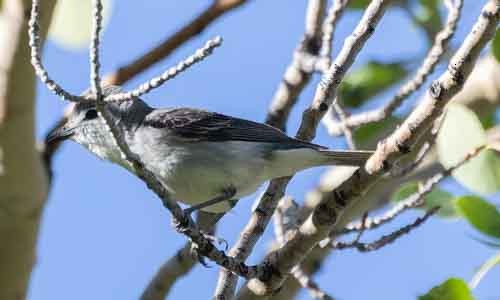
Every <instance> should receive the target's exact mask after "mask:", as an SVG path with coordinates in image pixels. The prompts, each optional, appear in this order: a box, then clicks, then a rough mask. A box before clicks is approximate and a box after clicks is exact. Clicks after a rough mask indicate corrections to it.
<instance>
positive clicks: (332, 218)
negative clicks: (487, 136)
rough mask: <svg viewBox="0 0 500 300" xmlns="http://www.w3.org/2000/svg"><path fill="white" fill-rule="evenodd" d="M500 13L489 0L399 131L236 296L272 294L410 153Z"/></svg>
mask: <svg viewBox="0 0 500 300" xmlns="http://www.w3.org/2000/svg"><path fill="white" fill-rule="evenodd" d="M372 3H373V2H372ZM499 11H500V5H499V3H498V1H493V0H492V1H489V2H488V3H487V4H486V5H485V7H484V8H483V11H482V13H481V16H480V17H479V19H478V20H477V21H476V23H475V24H474V26H473V28H472V30H471V32H470V33H469V35H468V36H467V38H466V39H465V41H464V42H463V44H462V45H461V46H460V48H459V49H458V51H457V53H456V54H455V55H454V57H453V59H452V61H451V62H450V65H449V68H448V70H447V71H446V72H445V73H444V74H443V75H442V76H441V77H440V78H439V79H438V80H436V81H435V82H434V83H433V84H432V86H431V88H430V89H429V91H428V92H427V94H426V97H425V98H424V100H423V101H422V102H421V103H420V104H419V105H418V106H417V108H416V109H415V110H414V111H413V112H412V113H411V114H410V116H409V117H408V118H407V119H406V121H405V122H404V123H403V124H402V125H401V127H399V128H398V129H396V131H395V132H394V133H393V134H392V135H391V136H389V137H388V138H387V139H386V140H385V142H382V143H380V144H379V146H378V147H377V151H376V152H375V154H374V155H373V156H372V157H371V158H370V159H369V160H368V162H367V164H366V166H365V169H363V168H360V169H358V170H356V171H355V172H354V174H353V175H352V176H351V177H350V178H349V179H348V180H346V181H345V182H343V183H342V184H341V185H340V186H339V187H338V188H336V189H335V190H334V191H332V192H331V193H329V194H328V195H327V196H326V197H325V198H324V199H322V201H321V202H320V203H319V205H318V206H317V207H316V208H315V209H314V211H313V213H312V214H311V215H310V216H309V217H308V218H307V220H306V221H305V222H304V223H303V224H302V225H301V226H300V228H299V230H297V232H296V234H295V235H294V236H293V238H291V239H290V240H289V241H288V242H287V243H286V244H285V246H284V247H282V248H280V249H279V250H276V251H273V252H271V253H270V254H268V255H267V256H266V258H265V259H264V263H265V264H266V265H270V266H271V268H272V270H273V271H274V272H273V273H272V276H271V277H270V278H269V280H265V281H263V280H259V279H252V280H250V281H249V282H248V284H247V285H246V286H245V287H244V288H243V289H242V291H241V293H240V295H242V296H245V295H248V294H251V293H253V294H255V295H258V296H264V297H265V296H267V295H269V294H270V293H272V292H273V291H274V290H276V289H277V288H278V287H279V286H280V285H281V284H282V282H283V280H284V279H285V278H286V277H287V274H288V273H289V272H290V270H291V268H293V266H295V265H297V264H298V263H300V261H301V260H302V259H303V258H304V256H305V255H306V254H307V253H308V252H309V251H310V250H311V249H312V248H313V247H314V246H315V245H316V244H317V243H318V242H319V241H320V240H322V239H323V238H324V237H326V236H327V235H328V232H329V231H330V230H331V228H332V226H335V225H337V224H339V222H338V221H339V218H340V217H341V216H342V214H344V213H346V211H348V209H349V208H350V207H351V206H352V205H353V203H356V202H358V201H360V198H361V197H362V196H363V194H364V193H365V192H366V191H367V189H368V188H369V187H371V186H372V185H373V184H374V183H375V182H376V181H377V180H378V179H380V177H381V175H382V174H383V173H385V171H386V170H388V169H390V167H391V163H393V162H395V161H396V160H397V159H398V158H400V157H402V156H403V155H404V154H405V153H406V152H408V150H409V149H411V147H412V146H413V145H414V143H415V142H416V141H417V140H418V138H419V137H420V136H421V135H422V134H424V133H425V132H426V131H427V130H428V129H429V126H430V124H432V121H433V120H435V119H436V118H437V117H438V116H439V115H440V114H441V112H442V109H443V107H444V105H445V104H446V103H447V102H448V101H449V100H450V99H451V98H452V97H453V96H454V95H455V94H457V93H458V92H459V91H460V89H461V88H462V87H463V84H464V82H465V80H466V79H467V77H468V76H469V74H470V72H471V70H472V67H473V66H474V63H475V61H476V59H477V57H478V56H479V53H480V51H481V49H483V47H484V46H485V45H486V43H487V42H488V41H489V40H490V39H491V38H492V36H493V34H494V32H495V29H496V25H497V23H498V17H499ZM404 150H406V151H404Z"/></svg>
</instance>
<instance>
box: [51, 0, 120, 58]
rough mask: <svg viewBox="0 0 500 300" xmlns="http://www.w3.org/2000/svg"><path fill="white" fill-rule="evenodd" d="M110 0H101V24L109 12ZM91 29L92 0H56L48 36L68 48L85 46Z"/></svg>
mask: <svg viewBox="0 0 500 300" xmlns="http://www.w3.org/2000/svg"><path fill="white" fill-rule="evenodd" d="M111 2H112V1H111V0H103V1H102V4H103V12H102V15H103V18H104V19H103V26H105V25H106V24H107V21H108V19H109V16H110V13H111ZM91 31H92V1H90V0H64V1H57V4H56V7H55V8H54V14H53V17H52V23H51V24H50V29H49V38H50V39H51V40H53V41H54V42H55V43H56V44H58V45H60V46H61V47H63V48H66V49H69V50H78V49H82V48H87V47H88V45H89V43H90V35H91Z"/></svg>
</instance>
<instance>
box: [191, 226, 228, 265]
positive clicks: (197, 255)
mask: <svg viewBox="0 0 500 300" xmlns="http://www.w3.org/2000/svg"><path fill="white" fill-rule="evenodd" d="M202 234H203V237H204V238H205V239H207V240H208V241H210V242H211V243H212V244H217V245H224V251H227V249H228V247H229V244H228V243H227V241H226V240H225V239H223V238H220V237H217V236H215V235H211V234H208V233H205V232H202ZM191 255H192V256H193V257H194V258H195V259H196V260H198V262H199V263H200V264H201V265H203V266H204V267H207V268H208V267H210V266H209V265H208V264H207V262H206V261H205V257H204V256H203V255H201V254H200V251H199V246H198V244H196V243H191Z"/></svg>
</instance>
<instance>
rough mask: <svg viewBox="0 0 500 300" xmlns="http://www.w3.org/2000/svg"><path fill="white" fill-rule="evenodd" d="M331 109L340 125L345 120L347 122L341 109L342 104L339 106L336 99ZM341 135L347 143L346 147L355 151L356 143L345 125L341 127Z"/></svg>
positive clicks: (349, 129) (343, 110) (342, 108)
mask: <svg viewBox="0 0 500 300" xmlns="http://www.w3.org/2000/svg"><path fill="white" fill-rule="evenodd" d="M332 108H333V110H334V111H335V113H336V114H337V116H338V118H339V121H340V123H341V124H345V120H347V113H346V111H345V109H344V107H342V104H340V102H339V100H338V98H337V100H335V101H334V102H333V104H332ZM342 134H343V135H344V137H345V140H346V142H347V146H348V147H349V149H351V150H354V149H356V143H355V142H354V138H353V134H352V130H351V128H349V127H347V126H345V125H342Z"/></svg>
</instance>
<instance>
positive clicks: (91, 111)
mask: <svg viewBox="0 0 500 300" xmlns="http://www.w3.org/2000/svg"><path fill="white" fill-rule="evenodd" d="M102 90H103V96H108V95H111V94H115V93H119V92H121V89H120V88H119V87H116V86H107V87H103V89H102ZM82 96H83V97H84V98H86V99H87V100H85V101H80V102H77V103H72V104H71V106H70V107H69V108H68V110H67V113H66V116H65V120H64V121H62V122H61V123H60V124H58V126H56V127H55V128H54V129H52V130H51V132H50V133H49V134H48V135H47V138H46V141H47V143H60V142H62V141H64V140H67V139H70V140H73V141H75V142H77V143H79V144H81V145H82V146H84V147H85V148H87V149H88V150H90V151H91V152H93V153H94V154H96V155H97V156H99V157H101V158H103V159H107V160H111V161H114V162H119V161H117V160H121V159H120V151H119V149H118V147H117V145H116V143H115V142H114V141H113V138H112V135H111V132H110V131H109V129H108V128H107V126H106V124H105V122H104V119H103V118H102V117H101V116H100V115H99V113H98V111H97V109H96V103H95V101H94V100H91V97H90V96H91V93H90V92H85V93H83V95H82ZM105 109H106V110H107V111H108V112H109V113H110V114H111V115H112V116H113V121H114V122H115V126H117V128H118V129H119V130H120V131H121V133H128V132H130V131H132V130H135V128H136V127H137V125H138V124H140V122H141V121H142V119H143V118H144V116H145V115H147V113H149V112H150V111H151V108H150V107H149V106H148V105H147V104H146V103H145V102H143V101H142V100H140V99H134V100H129V101H120V102H110V103H107V104H106V105H105Z"/></svg>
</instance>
